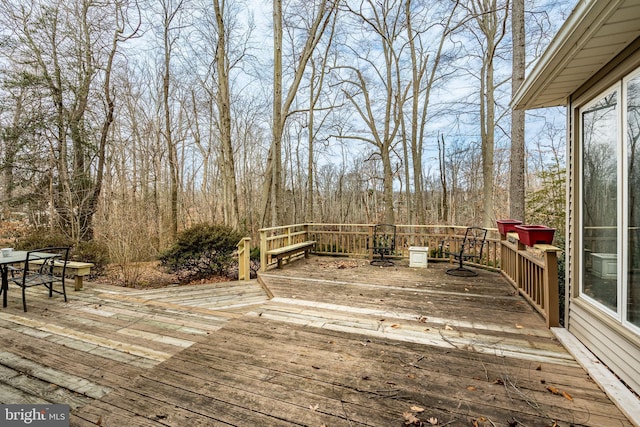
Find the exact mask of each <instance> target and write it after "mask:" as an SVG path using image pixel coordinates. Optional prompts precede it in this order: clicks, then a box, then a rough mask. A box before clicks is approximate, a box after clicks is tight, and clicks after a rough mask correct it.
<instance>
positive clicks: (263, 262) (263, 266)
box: [260, 230, 267, 271]
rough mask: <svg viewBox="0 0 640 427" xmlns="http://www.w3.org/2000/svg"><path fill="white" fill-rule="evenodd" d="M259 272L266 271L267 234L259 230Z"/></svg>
mask: <svg viewBox="0 0 640 427" xmlns="http://www.w3.org/2000/svg"><path fill="white" fill-rule="evenodd" d="M260 271H267V232H266V231H264V230H260Z"/></svg>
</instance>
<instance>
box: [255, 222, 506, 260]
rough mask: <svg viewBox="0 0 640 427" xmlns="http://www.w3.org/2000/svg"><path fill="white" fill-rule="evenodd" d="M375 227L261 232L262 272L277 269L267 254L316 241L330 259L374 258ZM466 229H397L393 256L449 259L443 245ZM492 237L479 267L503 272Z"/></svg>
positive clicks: (298, 226) (329, 226)
mask: <svg viewBox="0 0 640 427" xmlns="http://www.w3.org/2000/svg"><path fill="white" fill-rule="evenodd" d="M374 227H375V224H294V225H286V226H280V227H270V228H263V229H261V230H260V264H261V269H262V270H265V269H267V268H268V267H270V266H272V265H275V261H273V260H271V259H269V257H268V256H267V252H268V251H269V250H272V249H277V248H280V247H283V246H289V245H293V244H296V243H301V242H305V241H310V240H313V241H315V242H316V244H315V249H314V250H313V253H315V254H317V255H328V256H353V257H363V258H369V259H372V258H373V251H372V249H371V248H370V247H369V245H368V244H367V243H368V242H369V241H371V239H372V237H373V229H374ZM465 230H466V227H461V226H450V225H397V226H396V250H395V252H394V253H393V254H392V255H391V256H395V257H402V258H408V257H409V248H410V247H411V246H422V247H428V248H429V257H430V258H432V259H437V258H440V259H444V258H447V257H446V256H445V255H443V254H442V253H441V252H440V243H441V242H442V241H443V240H445V239H447V240H449V241H450V242H453V244H454V245H455V244H456V242H457V243H458V244H460V243H461V242H462V239H463V238H464V232H465ZM490 233H491V234H490V235H489V236H488V239H487V243H486V248H485V252H484V256H483V257H482V259H481V260H480V261H479V262H478V263H477V264H475V265H477V266H481V267H484V268H487V269H491V270H494V271H498V270H499V257H500V239H499V238H498V233H497V231H496V230H491V231H490Z"/></svg>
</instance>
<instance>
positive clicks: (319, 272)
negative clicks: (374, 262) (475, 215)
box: [0, 257, 631, 427]
mask: <svg viewBox="0 0 640 427" xmlns="http://www.w3.org/2000/svg"><path fill="white" fill-rule="evenodd" d="M445 267H447V266H446V265H431V264H430V266H429V268H428V269H413V268H408V267H407V266H405V265H402V264H400V265H398V266H397V267H392V268H388V269H380V268H378V267H372V266H369V265H368V264H367V263H366V262H362V261H354V260H340V259H331V258H320V257H312V258H310V259H308V260H304V261H297V262H295V263H291V264H288V265H287V267H286V268H284V269H281V270H277V272H276V271H271V272H266V273H263V274H262V275H261V279H262V280H263V281H264V282H265V283H264V286H266V287H267V288H268V290H269V291H270V292H271V293H272V294H273V295H274V298H273V299H272V300H270V301H267V299H266V294H265V293H264V291H263V290H262V288H261V287H260V285H258V284H256V283H255V282H252V283H251V284H250V285H248V286H242V283H239V282H235V283H232V284H227V285H225V284H211V285H199V286H196V287H172V288H167V289H155V290H149V291H141V290H130V289H126V290H122V291H120V289H118V288H112V287H101V288H96V289H92V288H91V284H87V286H86V290H85V291H82V292H78V293H71V294H70V300H71V302H70V303H68V304H64V303H61V302H60V301H55V300H53V301H52V300H49V299H47V298H42V297H33V298H30V300H29V306H30V312H29V313H26V314H25V313H22V312H21V309H20V307H21V305H20V304H19V302H20V301H19V298H16V296H15V295H14V294H10V295H11V298H10V306H9V307H8V308H7V309H4V310H0V338H2V339H4V340H5V342H6V343H8V346H7V347H5V348H4V353H5V354H4V356H5V357H4V359H5V360H6V363H3V362H2V359H3V358H2V357H0V401H1V402H9V401H23V402H41V401H51V402H53V403H64V401H65V400H68V401H69V402H68V403H69V404H71V405H72V408H73V411H72V418H71V425H75V426H88V425H101V426H122V425H136V426H138V425H140V426H161V425H163V426H166V425H169V426H185V425H189V426H217V425H221V426H223V425H232V426H256V425H264V426H293V425H309V426H322V425H325V426H354V425H364V426H385V427H386V426H393V425H398V426H400V425H407V424H405V422H406V421H407V419H408V417H409V416H415V417H417V418H419V419H420V420H422V422H423V423H427V424H426V425H431V424H430V423H429V420H430V421H433V422H434V424H433V425H447V426H470V425H471V426H472V425H478V426H483V427H484V426H508V425H530V426H551V425H553V423H554V422H556V423H557V424H556V425H557V426H569V425H582V426H598V427H600V426H630V425H631V423H630V422H629V421H628V420H627V419H626V418H625V417H624V416H623V415H622V413H621V412H620V411H619V410H618V409H617V408H616V407H615V406H614V405H613V404H612V403H611V401H610V400H609V399H608V398H607V396H606V395H605V394H604V393H603V392H602V391H601V390H600V389H599V388H598V387H597V386H596V385H595V384H594V383H593V381H591V380H590V378H589V377H588V375H587V374H586V373H585V372H584V370H583V369H582V368H581V367H580V366H579V365H578V364H577V363H576V362H575V361H574V360H573V359H572V358H571V357H570V356H569V355H568V353H567V352H566V351H565V350H564V348H563V347H562V346H561V345H560V344H559V343H558V342H557V340H556V339H555V337H554V335H553V334H552V333H551V332H550V331H549V330H548V329H547V328H546V327H545V326H544V322H543V320H542V319H541V318H540V317H539V315H538V314H537V313H535V312H534V311H533V309H531V308H530V307H529V305H528V304H527V303H526V302H525V301H524V300H522V299H521V298H520V297H519V296H518V295H517V294H516V293H515V292H514V291H513V289H512V288H511V287H510V285H508V284H507V283H506V282H504V281H503V280H502V279H501V278H500V276H499V275H496V274H493V273H488V272H480V275H479V276H478V277H477V278H474V279H460V278H454V277H451V276H446V275H444V269H445ZM32 301H33V303H32ZM32 307H33V308H32ZM74 319H75V321H74ZM0 355H2V354H0ZM51 355H54V356H51ZM48 356H49V357H48ZM12 360H14V361H15V362H11V361H12ZM12 363H13V364H14V365H15V366H12ZM24 367H29V369H27V371H26V372H21V371H20V370H21V369H22V370H24ZM57 376H58V377H57ZM74 378H76V379H77V380H78V381H77V382H76V383H73V379H74ZM83 379H84V380H85V381H87V382H86V383H82V380H83ZM48 380H51V381H54V382H60V383H62V385H63V386H58V388H59V389H60V391H57V392H53V393H50V391H51V390H49V389H48V387H47V384H49V383H47V381H48ZM65 384H66V386H64V385H65ZM83 385H86V388H85V389H86V390H89V393H85V392H84V391H83V390H85V389H83V388H82V387H83ZM89 385H92V386H94V388H91V387H90V386H89ZM100 387H102V389H101V388H100ZM74 388H76V389H78V390H79V391H80V392H79V393H75V392H74V391H73V390H74ZM100 390H103V391H107V390H110V391H108V392H107V393H106V394H102V395H100V393H99V391H100ZM550 390H551V391H554V390H557V394H555V393H552V392H551V391H550ZM562 392H565V393H566V394H564V395H563V394H562ZM92 396H93V397H92ZM420 409H422V410H420ZM514 423H516V424H514ZM517 423H520V424H517ZM414 425H416V424H414Z"/></svg>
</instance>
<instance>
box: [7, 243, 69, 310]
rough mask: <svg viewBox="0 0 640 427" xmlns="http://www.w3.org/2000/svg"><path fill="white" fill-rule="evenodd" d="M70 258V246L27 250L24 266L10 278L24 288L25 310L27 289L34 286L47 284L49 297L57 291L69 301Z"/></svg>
mask: <svg viewBox="0 0 640 427" xmlns="http://www.w3.org/2000/svg"><path fill="white" fill-rule="evenodd" d="M68 259H69V248H68V247H48V248H42V249H36V250H33V251H29V252H27V256H26V260H25V262H24V268H23V269H22V271H21V272H19V273H18V275H14V276H13V277H12V278H11V279H10V280H11V281H12V282H13V283H15V284H16V285H18V286H20V287H21V288H22V307H23V308H24V311H25V312H26V311H27V300H26V290H27V288H31V287H33V286H41V285H42V286H45V287H46V288H47V289H49V298H51V297H52V296H53V293H54V292H55V293H57V294H60V295H62V296H64V302H67V291H66V288H65V283H64V281H65V273H66V268H67V261H68ZM56 288H57V289H56Z"/></svg>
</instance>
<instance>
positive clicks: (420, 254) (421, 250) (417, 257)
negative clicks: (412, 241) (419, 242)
mask: <svg viewBox="0 0 640 427" xmlns="http://www.w3.org/2000/svg"><path fill="white" fill-rule="evenodd" d="M428 262H429V248H428V247H426V246H410V247H409V267H418V268H427V264H428Z"/></svg>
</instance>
